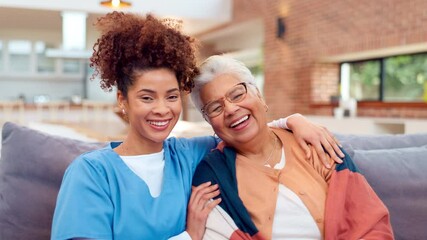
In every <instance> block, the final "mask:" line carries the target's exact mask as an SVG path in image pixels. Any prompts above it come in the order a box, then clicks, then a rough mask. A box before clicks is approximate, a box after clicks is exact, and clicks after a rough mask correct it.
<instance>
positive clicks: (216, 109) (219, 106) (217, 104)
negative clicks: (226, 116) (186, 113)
mask: <svg viewBox="0 0 427 240" xmlns="http://www.w3.org/2000/svg"><path fill="white" fill-rule="evenodd" d="M246 93H247V89H246V85H245V83H239V84H237V85H236V86H234V87H233V88H232V89H230V90H229V91H228V92H227V94H225V98H226V99H227V100H228V101H229V102H231V103H238V102H240V101H242V100H243V99H244V98H245V96H246ZM223 110H224V100H223V99H218V100H216V101H213V102H211V103H208V104H207V105H206V106H205V107H204V108H203V111H204V112H205V113H206V115H207V116H208V117H216V116H218V115H219V114H221V113H222V111H223Z"/></svg>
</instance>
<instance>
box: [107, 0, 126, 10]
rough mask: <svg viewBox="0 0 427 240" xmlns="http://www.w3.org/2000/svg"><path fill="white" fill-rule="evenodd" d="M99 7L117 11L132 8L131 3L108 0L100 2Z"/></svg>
mask: <svg viewBox="0 0 427 240" xmlns="http://www.w3.org/2000/svg"><path fill="white" fill-rule="evenodd" d="M101 5H102V6H104V7H109V8H114V9H119V8H126V7H130V6H132V3H130V2H127V1H121V0H109V1H101Z"/></svg>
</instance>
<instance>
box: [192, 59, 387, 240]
mask: <svg viewBox="0 0 427 240" xmlns="http://www.w3.org/2000/svg"><path fill="white" fill-rule="evenodd" d="M200 71H201V72H200V75H199V76H198V77H197V78H196V80H195V88H194V91H193V93H192V99H193V102H194V103H195V105H196V107H198V109H200V110H201V112H202V113H203V115H204V117H205V119H206V120H207V121H208V122H209V123H210V124H211V125H212V128H213V129H214V131H215V133H216V134H217V135H218V136H219V137H220V138H221V139H222V140H223V144H220V145H219V146H218V148H217V149H216V150H215V151H213V152H211V153H210V154H208V155H207V156H206V157H205V158H204V160H203V161H202V162H201V163H200V164H199V166H198V167H197V169H196V173H195V175H194V178H193V185H195V186H197V185H199V184H201V183H204V182H206V181H210V182H212V184H218V185H219V188H220V196H218V198H219V197H220V198H221V199H222V202H221V203H220V204H219V205H218V206H216V207H215V209H214V210H213V211H212V212H211V213H210V214H209V217H208V220H207V225H206V226H207V229H206V232H205V236H204V237H205V238H207V239H229V238H230V239H251V238H254V239H323V238H325V239H362V238H363V239H393V233H392V229H391V225H390V221H389V213H388V210H387V209H386V207H385V206H384V204H383V203H382V202H381V200H380V199H379V198H378V197H377V195H376V194H375V193H374V191H373V190H372V189H371V188H370V186H369V185H368V183H367V182H366V180H365V179H364V178H363V176H362V175H361V174H360V173H359V172H358V171H357V168H356V167H355V166H354V164H353V162H352V161H351V159H350V158H349V156H347V155H346V157H345V160H344V163H341V164H339V165H335V163H334V162H333V161H332V159H329V162H330V164H331V165H332V166H333V167H332V168H326V167H325V166H324V165H323V164H321V161H320V160H319V159H318V156H317V154H311V157H310V158H309V159H308V160H307V158H305V154H304V151H303V150H302V148H301V147H300V146H299V145H298V143H297V141H296V140H295V137H294V136H293V134H292V133H290V132H288V131H285V130H281V129H276V128H270V127H268V126H267V117H266V114H265V112H266V111H267V110H268V107H267V105H266V103H265V102H264V100H263V98H262V96H261V94H260V92H259V91H258V89H257V88H256V86H255V84H254V78H253V77H252V75H251V73H250V71H249V70H248V69H247V68H246V67H245V66H244V65H243V64H242V63H240V62H238V61H236V60H233V59H231V58H227V57H225V56H213V57H210V58H209V59H207V60H206V61H205V63H204V64H202V66H201V69H200ZM311 150H312V152H313V153H314V148H312V149H311Z"/></svg>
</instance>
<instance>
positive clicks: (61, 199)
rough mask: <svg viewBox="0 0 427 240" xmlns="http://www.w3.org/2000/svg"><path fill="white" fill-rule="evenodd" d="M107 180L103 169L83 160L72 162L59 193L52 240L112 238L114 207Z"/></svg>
mask: <svg viewBox="0 0 427 240" xmlns="http://www.w3.org/2000/svg"><path fill="white" fill-rule="evenodd" d="M106 179H107V178H106V176H105V172H104V171H103V170H102V168H100V167H97V166H96V164H94V163H93V162H90V161H88V160H86V159H84V157H83V156H80V157H79V158H77V159H76V160H75V161H73V163H72V164H71V165H70V166H69V167H68V168H67V170H66V172H65V175H64V178H63V182H62V185H61V189H60V191H59V195H58V199H57V204H56V209H55V213H54V218H53V224H52V238H51V239H69V238H79V237H80V238H94V239H112V238H113V237H112V227H111V226H112V222H111V219H112V215H113V209H114V206H113V205H112V202H111V200H110V199H111V197H110V192H109V187H108V182H107V180H106ZM76 209H78V211H77V210H76Z"/></svg>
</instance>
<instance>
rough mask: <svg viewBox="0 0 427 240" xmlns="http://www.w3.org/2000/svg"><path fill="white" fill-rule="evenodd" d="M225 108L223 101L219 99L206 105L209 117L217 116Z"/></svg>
mask: <svg viewBox="0 0 427 240" xmlns="http://www.w3.org/2000/svg"><path fill="white" fill-rule="evenodd" d="M222 110H223V106H222V101H220V100H217V101H214V102H211V103H209V104H208V105H206V107H205V111H206V113H207V115H208V116H209V117H215V116H217V115H219V114H220V113H221V112H222Z"/></svg>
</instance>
